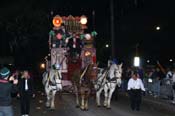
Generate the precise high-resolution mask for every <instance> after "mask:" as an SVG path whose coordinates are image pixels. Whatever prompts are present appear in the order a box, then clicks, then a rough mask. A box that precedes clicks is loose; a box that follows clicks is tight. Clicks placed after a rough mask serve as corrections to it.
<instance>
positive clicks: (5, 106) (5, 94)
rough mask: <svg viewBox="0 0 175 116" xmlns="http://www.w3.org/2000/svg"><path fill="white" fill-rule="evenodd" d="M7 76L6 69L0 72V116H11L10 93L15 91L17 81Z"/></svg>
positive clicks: (8, 72)
mask: <svg viewBox="0 0 175 116" xmlns="http://www.w3.org/2000/svg"><path fill="white" fill-rule="evenodd" d="M9 75H10V70H9V69H8V68H6V67H4V68H2V69H1V70H0V89H1V90H0V116H13V109H12V103H11V101H12V100H11V93H14V92H16V91H17V84H18V80H17V79H14V77H13V76H11V77H10V78H9Z"/></svg>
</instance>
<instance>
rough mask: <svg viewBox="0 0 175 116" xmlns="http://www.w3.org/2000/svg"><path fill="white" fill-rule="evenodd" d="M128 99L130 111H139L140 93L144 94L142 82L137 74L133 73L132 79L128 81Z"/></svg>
mask: <svg viewBox="0 0 175 116" xmlns="http://www.w3.org/2000/svg"><path fill="white" fill-rule="evenodd" d="M127 90H128V91H129V95H130V99H131V109H132V110H137V111H139V110H140V104H141V96H142V91H144V92H145V88H144V85H143V82H142V80H141V79H140V78H139V74H138V72H137V71H135V72H134V73H133V75H132V78H131V79H129V82H128V88H127Z"/></svg>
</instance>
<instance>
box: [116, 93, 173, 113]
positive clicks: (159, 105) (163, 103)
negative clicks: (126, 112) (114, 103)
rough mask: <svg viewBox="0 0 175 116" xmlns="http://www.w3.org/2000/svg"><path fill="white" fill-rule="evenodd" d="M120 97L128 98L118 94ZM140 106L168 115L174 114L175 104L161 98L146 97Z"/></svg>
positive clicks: (124, 94) (123, 94)
mask: <svg viewBox="0 0 175 116" xmlns="http://www.w3.org/2000/svg"><path fill="white" fill-rule="evenodd" d="M119 94H120V96H122V97H127V98H128V97H129V96H127V95H126V93H123V92H120V93H119ZM142 104H144V105H147V106H148V107H152V108H153V109H156V110H158V111H162V110H166V111H168V112H170V113H174V114H175V104H172V103H171V100H166V99H162V98H154V97H153V96H150V95H146V96H143V97H142Z"/></svg>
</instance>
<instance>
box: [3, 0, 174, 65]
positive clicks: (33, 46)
mask: <svg viewBox="0 0 175 116" xmlns="http://www.w3.org/2000/svg"><path fill="white" fill-rule="evenodd" d="M114 1H115V3H114V7H115V38H116V39H115V40H116V42H115V45H116V53H117V56H118V57H119V58H120V59H123V60H127V59H129V58H131V57H133V55H134V52H135V45H136V44H137V43H139V53H140V55H141V56H143V57H144V58H145V59H148V58H151V59H160V60H168V59H169V58H175V54H174V50H175V45H174V37H175V35H174V32H175V29H174V27H175V7H174V4H175V2H173V0H171V1H170V0H166V1H165V0H114ZM93 10H95V12H96V17H95V29H96V31H97V32H98V37H97V40H96V41H97V42H96V43H97V46H98V48H97V50H98V55H99V56H100V57H102V56H103V54H108V53H109V52H108V50H103V49H99V48H102V46H105V43H109V42H110V8H109V0H104V1H102V0H15V1H14V0H11V1H10V0H1V4H0V14H1V15H0V56H10V55H12V56H14V57H15V58H16V59H18V60H17V61H18V63H31V64H32V63H33V62H38V61H40V60H41V58H43V57H44V56H45V55H47V53H48V46H47V40H48V32H49V30H50V29H51V15H50V12H51V11H53V12H54V15H56V14H59V15H61V16H63V15H66V16H67V15H69V14H72V15H79V16H80V15H82V14H84V15H87V16H88V19H89V24H88V26H89V30H92V28H93V26H92V11H93ZM156 26H160V27H161V30H160V31H156V29H155V28H156ZM102 51H103V52H102ZM29 57H32V58H29Z"/></svg>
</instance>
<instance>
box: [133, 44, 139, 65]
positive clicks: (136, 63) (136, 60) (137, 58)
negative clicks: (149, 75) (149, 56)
mask: <svg viewBox="0 0 175 116" xmlns="http://www.w3.org/2000/svg"><path fill="white" fill-rule="evenodd" d="M138 47H139V43H137V44H136V51H135V52H136V56H135V57H134V67H140V57H139V55H138Z"/></svg>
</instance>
